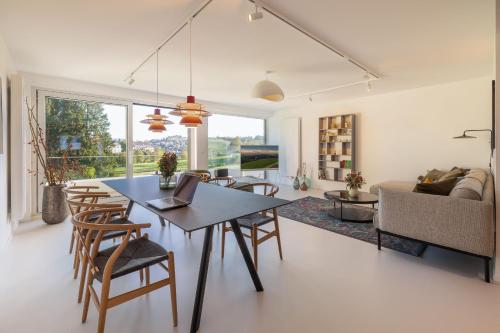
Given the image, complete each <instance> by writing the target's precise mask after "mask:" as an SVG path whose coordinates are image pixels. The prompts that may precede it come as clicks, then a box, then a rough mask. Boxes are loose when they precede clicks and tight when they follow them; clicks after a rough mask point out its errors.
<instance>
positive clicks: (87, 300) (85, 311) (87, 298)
mask: <svg viewBox="0 0 500 333" xmlns="http://www.w3.org/2000/svg"><path fill="white" fill-rule="evenodd" d="M92 282H93V276H92V272H90V271H89V273H88V276H87V286H86V287H85V301H84V303H83V313H82V323H85V322H86V321H87V314H88V313H89V304H90V286H91V285H92Z"/></svg>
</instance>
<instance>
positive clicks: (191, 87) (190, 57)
mask: <svg viewBox="0 0 500 333" xmlns="http://www.w3.org/2000/svg"><path fill="white" fill-rule="evenodd" d="M192 21H193V18H190V19H189V95H190V96H192V95H193V59H192V54H191V53H192V50H191V24H192Z"/></svg>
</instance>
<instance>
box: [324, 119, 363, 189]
mask: <svg viewBox="0 0 500 333" xmlns="http://www.w3.org/2000/svg"><path fill="white" fill-rule="evenodd" d="M355 130H356V126H355V115H354V114H346V115H338V116H328V117H321V118H319V135H318V139H319V158H318V160H319V163H318V178H319V179H323V180H332V181H338V182H343V181H344V178H345V175H346V174H347V173H348V172H350V171H351V170H352V169H355V167H356V162H355V157H356V155H355V146H356V145H355Z"/></svg>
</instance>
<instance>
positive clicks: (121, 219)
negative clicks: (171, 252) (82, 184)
mask: <svg viewBox="0 0 500 333" xmlns="http://www.w3.org/2000/svg"><path fill="white" fill-rule="evenodd" d="M82 196H83V195H82ZM85 196H87V195H85ZM80 199H81V198H80V195H77V196H73V197H72V198H71V199H67V201H68V205H70V206H71V207H72V208H73V209H74V210H75V211H76V214H79V213H81V212H90V213H89V215H88V217H87V223H97V224H133V222H132V221H130V220H129V219H128V218H127V217H126V216H125V214H123V213H122V212H121V211H116V212H113V213H111V214H109V219H103V216H102V215H100V214H97V213H92V212H93V211H94V210H96V209H112V208H122V207H123V206H122V205H120V204H101V203H88V202H81V201H80ZM76 214H75V215H76ZM107 217H108V216H107ZM74 229H75V238H76V250H75V258H74V261H73V269H74V274H73V278H74V279H76V278H78V272H79V269H80V267H81V271H82V273H81V275H80V287H79V289H78V303H81V302H82V296H83V290H84V287H85V277H86V276H85V275H86V272H87V268H88V262H87V260H86V257H85V256H84V253H83V243H82V241H81V240H80V238H78V237H77V230H76V228H74ZM125 235H126V232H124V231H119V230H117V231H107V232H105V233H104V235H103V239H102V240H113V242H115V241H116V240H117V239H121V238H122V237H123V236H125ZM132 237H134V238H137V237H140V234H139V235H135V231H134V234H133V235H132ZM94 238H95V237H93V238H92V239H91V240H92V241H93V240H94ZM140 279H141V282H142V280H143V279H144V276H143V274H142V272H140Z"/></svg>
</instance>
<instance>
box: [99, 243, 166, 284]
mask: <svg viewBox="0 0 500 333" xmlns="http://www.w3.org/2000/svg"><path fill="white" fill-rule="evenodd" d="M118 246H119V245H116V246H113V247H110V248H107V249H105V250H103V251H100V252H99V253H97V256H96V257H95V259H94V265H95V266H96V267H97V268H99V272H97V274H96V275H95V277H96V279H97V280H99V281H102V274H103V272H104V267H105V266H106V264H107V262H108V260H109V258H110V257H111V255H112V254H113V252H114V251H115V249H116V248H117V247H118ZM167 259H168V255H167V250H165V249H164V248H163V247H162V246H161V245H159V244H157V243H155V242H153V241H150V240H148V239H147V238H145V237H141V238H138V239H133V240H131V241H129V243H128V244H127V247H126V248H125V249H124V250H123V252H122V253H121V254H120V256H119V257H118V259H117V260H116V262H115V264H114V266H113V273H112V274H111V279H116V278H118V277H120V276H124V275H127V274H129V273H132V272H136V271H139V270H141V269H143V268H146V267H149V266H151V265H154V264H158V263H160V262H162V261H165V260H167Z"/></svg>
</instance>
